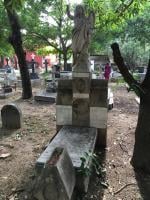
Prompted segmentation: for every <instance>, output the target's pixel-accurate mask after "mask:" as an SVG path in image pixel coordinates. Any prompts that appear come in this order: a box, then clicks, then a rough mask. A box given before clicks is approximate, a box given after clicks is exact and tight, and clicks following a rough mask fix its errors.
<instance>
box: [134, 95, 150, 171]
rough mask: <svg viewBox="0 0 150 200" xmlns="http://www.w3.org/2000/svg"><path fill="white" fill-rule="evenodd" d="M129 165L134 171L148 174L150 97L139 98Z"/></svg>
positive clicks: (149, 166)
mask: <svg viewBox="0 0 150 200" xmlns="http://www.w3.org/2000/svg"><path fill="white" fill-rule="evenodd" d="M131 164H132V165H133V167H134V168H135V169H141V170H143V171H144V172H146V173H150V97H141V98H140V107H139V115H138V122H137V127H136V131H135V145H134V152H133V157H132V160H131Z"/></svg>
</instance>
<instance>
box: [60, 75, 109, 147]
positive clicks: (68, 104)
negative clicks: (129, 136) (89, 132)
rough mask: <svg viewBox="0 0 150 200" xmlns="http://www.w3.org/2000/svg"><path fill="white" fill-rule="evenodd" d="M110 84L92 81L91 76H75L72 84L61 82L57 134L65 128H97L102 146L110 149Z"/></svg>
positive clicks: (96, 80)
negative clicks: (108, 132)
mask: <svg viewBox="0 0 150 200" xmlns="http://www.w3.org/2000/svg"><path fill="white" fill-rule="evenodd" d="M107 85H108V82H107V81H106V80H100V79H91V75H90V73H76V72H73V78H72V80H59V81H58V91H57V98H56V125H57V130H59V128H61V127H62V126H63V125H73V126H83V127H95V128H97V129H98V143H97V144H99V145H102V146H105V145H106V133H107V110H108V105H107V89H108V87H107Z"/></svg>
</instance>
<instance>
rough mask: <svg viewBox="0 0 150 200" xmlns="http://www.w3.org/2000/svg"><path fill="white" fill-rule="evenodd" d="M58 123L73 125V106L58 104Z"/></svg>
mask: <svg viewBox="0 0 150 200" xmlns="http://www.w3.org/2000/svg"><path fill="white" fill-rule="evenodd" d="M56 124H57V125H72V106H66V105H56Z"/></svg>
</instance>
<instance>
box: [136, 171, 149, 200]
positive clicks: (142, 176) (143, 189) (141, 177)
mask: <svg viewBox="0 0 150 200" xmlns="http://www.w3.org/2000/svg"><path fill="white" fill-rule="evenodd" d="M135 177H136V180H137V184H138V187H139V191H140V193H141V196H142V198H143V200H150V174H149V175H148V174H146V173H144V172H142V171H139V170H138V171H137V170H136V171H135Z"/></svg>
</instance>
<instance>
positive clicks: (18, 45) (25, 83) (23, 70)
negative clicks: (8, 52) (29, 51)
mask: <svg viewBox="0 0 150 200" xmlns="http://www.w3.org/2000/svg"><path fill="white" fill-rule="evenodd" d="M6 5H7V4H6ZM6 10H7V15H8V19H9V22H10V26H11V29H12V34H11V36H10V37H9V42H10V43H11V45H12V46H13V48H14V50H15V53H16V55H17V58H18V63H19V68H20V74H21V80H22V98H23V99H29V98H31V97H32V88H31V81H30V76H29V70H28V67H27V63H26V58H25V53H24V50H23V47H22V38H21V32H20V24H19V21H18V17H17V15H16V13H15V11H14V10H9V9H8V8H7V6H6Z"/></svg>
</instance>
